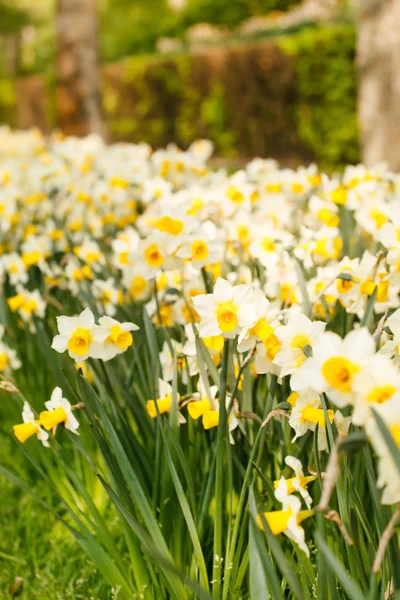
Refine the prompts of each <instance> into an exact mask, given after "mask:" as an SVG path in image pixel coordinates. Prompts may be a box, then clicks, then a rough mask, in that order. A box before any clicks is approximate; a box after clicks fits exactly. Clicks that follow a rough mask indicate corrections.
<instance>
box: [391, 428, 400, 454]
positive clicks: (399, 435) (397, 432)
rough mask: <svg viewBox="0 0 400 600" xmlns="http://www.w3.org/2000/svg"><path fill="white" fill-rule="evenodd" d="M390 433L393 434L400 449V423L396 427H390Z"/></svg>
mask: <svg viewBox="0 0 400 600" xmlns="http://www.w3.org/2000/svg"><path fill="white" fill-rule="evenodd" d="M389 431H390V433H391V434H392V436H393V438H394V441H395V442H396V444H397V445H398V446H399V448H400V423H396V424H395V425H392V426H391V427H389Z"/></svg>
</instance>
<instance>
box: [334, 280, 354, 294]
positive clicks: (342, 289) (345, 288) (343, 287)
mask: <svg viewBox="0 0 400 600" xmlns="http://www.w3.org/2000/svg"><path fill="white" fill-rule="evenodd" d="M353 286H354V281H351V279H337V280H336V289H337V291H338V292H339V294H347V292H349V291H350V290H351V289H352V288H353Z"/></svg>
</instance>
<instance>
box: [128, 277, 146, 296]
mask: <svg viewBox="0 0 400 600" xmlns="http://www.w3.org/2000/svg"><path fill="white" fill-rule="evenodd" d="M146 287H147V283H146V280H145V279H144V277H142V276H141V275H136V277H134V278H133V281H132V285H131V287H130V289H129V291H130V293H131V296H132V298H138V297H139V296H141V295H142V294H143V292H144V291H145V290H146Z"/></svg>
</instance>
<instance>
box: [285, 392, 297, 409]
mask: <svg viewBox="0 0 400 600" xmlns="http://www.w3.org/2000/svg"><path fill="white" fill-rule="evenodd" d="M299 397H300V394H298V393H297V392H292V393H291V394H290V395H289V396H288V398H287V400H286V402H289V404H290V405H291V406H295V404H296V402H297V400H298V398H299Z"/></svg>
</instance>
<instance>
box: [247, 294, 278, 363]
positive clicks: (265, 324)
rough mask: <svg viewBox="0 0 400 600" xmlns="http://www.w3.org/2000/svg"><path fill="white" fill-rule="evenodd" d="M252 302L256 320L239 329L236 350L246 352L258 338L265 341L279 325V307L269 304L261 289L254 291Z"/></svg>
mask: <svg viewBox="0 0 400 600" xmlns="http://www.w3.org/2000/svg"><path fill="white" fill-rule="evenodd" d="M252 304H253V305H254V309H255V312H256V321H255V323H252V324H251V326H250V327H243V328H242V330H241V331H240V333H239V338H238V347H237V349H238V352H247V351H248V350H250V349H251V348H252V347H253V346H254V344H256V343H257V342H258V341H260V340H261V341H262V342H263V343H265V342H266V340H267V339H268V338H269V337H270V335H272V334H273V333H274V331H275V329H276V327H277V326H278V325H279V314H280V311H279V309H278V308H277V306H271V304H270V302H269V300H268V299H267V298H266V297H265V294H264V293H263V292H262V291H261V290H255V291H254V294H253V299H252Z"/></svg>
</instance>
